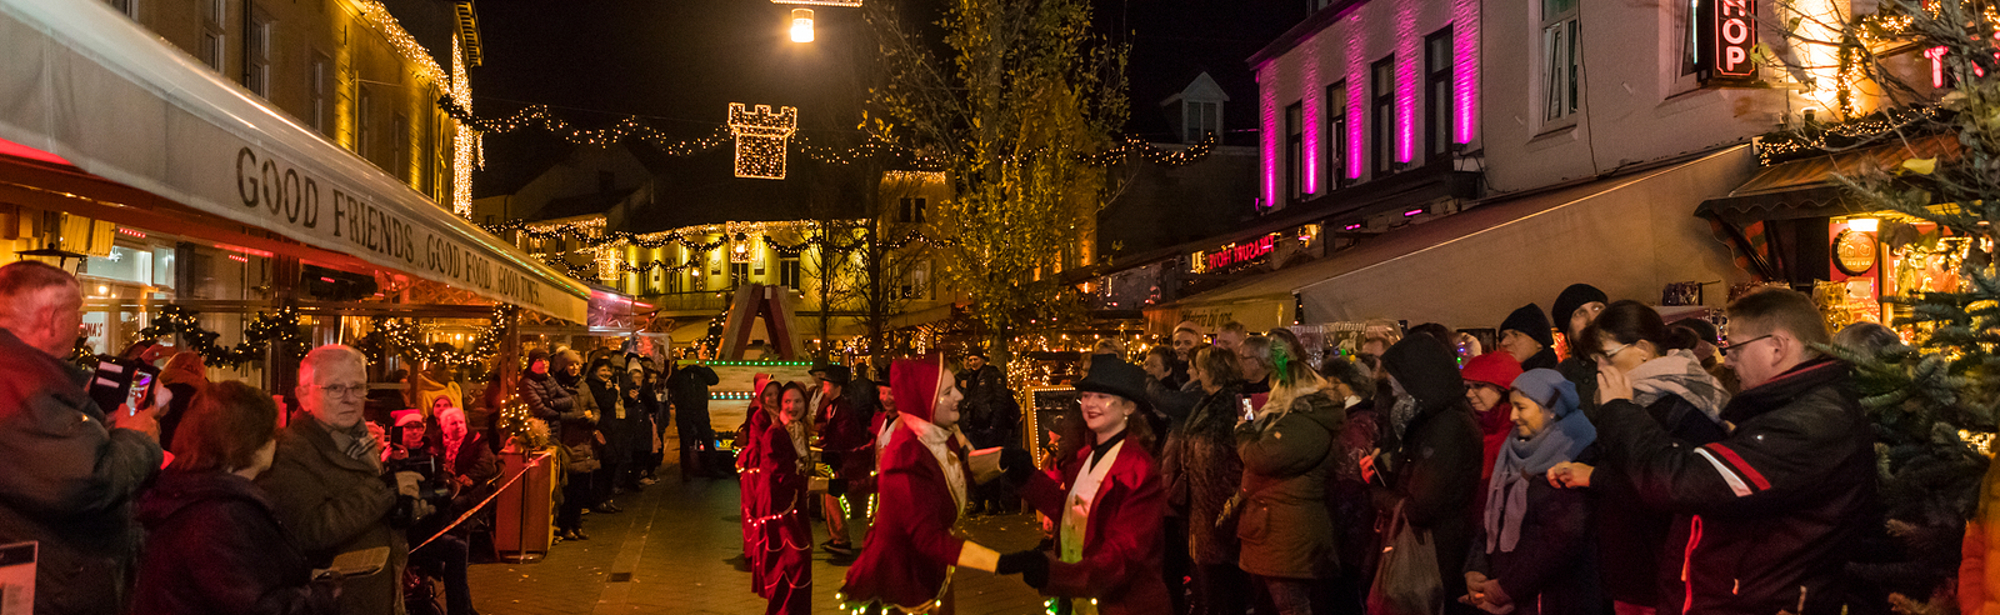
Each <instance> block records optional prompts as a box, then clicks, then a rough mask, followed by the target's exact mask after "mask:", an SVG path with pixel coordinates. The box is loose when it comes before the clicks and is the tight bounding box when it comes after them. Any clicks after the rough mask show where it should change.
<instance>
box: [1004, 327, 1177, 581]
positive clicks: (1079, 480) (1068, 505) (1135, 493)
mask: <svg viewBox="0 0 2000 615" xmlns="http://www.w3.org/2000/svg"><path fill="white" fill-rule="evenodd" d="M1076 388H1077V390H1079V391H1082V392H1083V393H1082V395H1081V397H1080V401H1081V405H1082V410H1083V412H1082V414H1083V423H1084V425H1083V426H1084V427H1086V428H1087V429H1076V430H1074V431H1073V432H1072V433H1071V434H1069V435H1066V436H1065V437H1064V438H1062V443H1063V445H1064V448H1066V449H1074V450H1063V451H1058V453H1057V456H1056V459H1058V460H1060V461H1059V462H1058V463H1057V465H1056V467H1054V468H1050V469H1048V470H1046V471H1043V472H1037V473H1034V474H1032V475H1030V476H1029V478H1028V480H1027V485H1026V486H1025V488H1023V489H1022V490H1021V495H1022V497H1024V498H1026V499H1027V500H1028V503H1029V504H1031V505H1033V506H1034V507H1035V509H1036V510H1039V511H1041V513H1042V514H1044V515H1048V517H1049V518H1051V519H1059V520H1060V523H1059V528H1060V530H1059V531H1058V533H1057V537H1058V539H1057V541H1056V544H1057V552H1056V553H1043V552H1040V551H1022V552H1018V553H1009V554H1006V555H1003V556H1001V557H1000V563H999V565H998V567H997V568H998V570H997V571H998V572H999V573H1001V574H1017V573H1018V574H1020V575H1021V578H1022V580H1024V581H1026V582H1027V583H1028V585H1030V586H1032V587H1034V588H1035V589H1038V590H1041V592H1042V595H1044V596H1052V597H1055V598H1059V599H1062V600H1060V602H1067V603H1068V604H1067V606H1066V607H1065V608H1064V609H1062V610H1061V611H1060V612H1064V613H1077V614H1081V615H1095V614H1098V613H1102V614H1103V615H1151V614H1153V613H1168V612H1171V611H1172V610H1173V607H1172V605H1171V604H1170V603H1169V602H1168V600H1167V585H1166V582H1165V581H1164V580H1163V579H1162V575H1161V571H1160V570H1161V565H1162V563H1161V559H1162V558H1163V553H1162V544H1161V540H1162V537H1161V527H1160V521H1161V518H1162V517H1163V516H1165V514H1166V501H1167V500H1166V491H1165V489H1164V488H1162V487H1161V485H1160V472H1159V466H1158V465H1157V464H1156V463H1155V462H1154V461H1153V456H1152V454H1151V453H1149V452H1147V451H1148V450H1150V449H1151V448H1152V439H1153V434H1152V430H1151V429H1150V428H1149V426H1148V423H1147V421H1146V417H1145V413H1147V412H1150V409H1149V406H1148V403H1147V402H1146V372H1145V371H1144V370H1142V369H1140V368H1139V367H1137V366H1134V365H1132V364H1130V363H1126V362H1124V361H1121V360H1119V359H1118V358H1117V357H1114V356H1111V355H1095V356H1093V357H1091V364H1090V375H1089V376H1086V377H1084V379H1083V380H1081V381H1079V382H1077V384H1076Z"/></svg>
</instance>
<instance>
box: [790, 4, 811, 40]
mask: <svg viewBox="0 0 2000 615" xmlns="http://www.w3.org/2000/svg"><path fill="white" fill-rule="evenodd" d="M792 42H794V43H810V42H813V12H812V9H792Z"/></svg>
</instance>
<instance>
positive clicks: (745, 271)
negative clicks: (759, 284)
mask: <svg viewBox="0 0 2000 615" xmlns="http://www.w3.org/2000/svg"><path fill="white" fill-rule="evenodd" d="M748 283H750V263H730V264H729V287H730V288H736V287H738V286H742V285H744V284H748Z"/></svg>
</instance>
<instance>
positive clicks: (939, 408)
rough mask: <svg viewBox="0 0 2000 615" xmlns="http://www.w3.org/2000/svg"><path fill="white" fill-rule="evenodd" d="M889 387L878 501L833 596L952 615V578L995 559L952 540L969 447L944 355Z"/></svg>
mask: <svg viewBox="0 0 2000 615" xmlns="http://www.w3.org/2000/svg"><path fill="white" fill-rule="evenodd" d="M889 380H890V383H889V387H890V390H891V391H893V393H892V395H891V397H885V398H884V401H887V400H888V399H891V398H893V399H894V400H895V402H894V403H895V406H894V407H895V408H896V413H895V414H894V415H892V416H893V417H894V418H892V419H890V420H892V421H894V422H893V423H885V424H884V425H883V433H885V434H886V435H887V437H888V439H887V440H886V442H887V443H886V444H885V445H883V446H882V447H881V452H880V454H879V455H878V456H877V458H876V460H877V462H878V464H879V465H878V470H877V472H876V476H875V485H874V486H875V490H876V493H877V496H878V497H879V498H880V500H879V505H878V506H877V507H876V513H875V522H874V526H873V527H871V528H870V529H869V530H868V539H867V540H866V541H865V542H863V543H862V546H861V555H860V557H859V559H856V560H855V562H854V566H853V567H851V568H848V570H847V584H846V586H844V587H842V588H841V590H840V593H839V594H836V595H835V596H834V597H835V598H836V599H839V600H841V601H843V602H844V603H846V604H847V605H848V606H849V607H850V609H852V608H853V607H856V606H863V605H875V606H881V607H888V608H891V609H894V610H895V611H896V612H901V613H940V614H946V615H948V614H949V613H951V611H952V592H951V577H952V573H953V571H954V570H956V569H957V568H960V567H965V568H972V569H975V570H984V571H987V572H992V571H993V568H994V565H995V563H996V562H997V561H998V559H999V554H998V553H996V552H995V551H993V550H992V549H989V548H986V547H983V546H980V545H978V544H977V543H973V542H970V541H967V540H965V539H963V538H959V537H957V536H955V535H953V533H952V526H953V525H954V524H956V523H958V519H959V517H960V514H961V513H963V512H964V511H965V503H966V493H967V488H968V482H967V481H968V480H970V475H971V472H970V471H969V470H968V469H967V468H968V467H969V464H970V461H969V460H968V458H967V454H968V452H969V447H967V446H966V442H965V437H964V436H962V435H960V434H959V433H958V429H957V423H958V402H959V400H961V399H963V398H964V396H963V395H962V394H960V393H959V391H958V386H957V385H956V383H955V382H954V381H953V377H952V374H951V372H950V371H949V370H946V369H945V367H944V359H943V357H942V356H937V355H932V356H929V357H925V358H922V359H913V360H903V361H897V362H895V363H894V364H893V365H892V366H890V372H889ZM1156 576H1157V575H1156Z"/></svg>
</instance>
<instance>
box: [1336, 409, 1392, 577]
mask: <svg viewBox="0 0 2000 615" xmlns="http://www.w3.org/2000/svg"><path fill="white" fill-rule="evenodd" d="M1342 403H1345V402H1342ZM1346 413H1347V424H1346V425H1344V426H1342V427H1341V430H1340V437H1339V438H1338V439H1337V440H1335V441H1334V447H1335V454H1336V455H1338V456H1339V457H1338V458H1337V459H1335V460H1334V463H1333V466H1332V467H1331V468H1328V471H1327V473H1326V477H1327V483H1326V494H1327V497H1326V507H1327V510H1328V513H1329V514H1331V515H1332V516H1333V527H1334V530H1335V532H1337V534H1336V535H1335V537H1334V545H1335V549H1336V550H1337V551H1336V552H1337V553H1339V554H1340V558H1339V559H1340V565H1341V573H1342V574H1343V575H1346V576H1349V577H1357V576H1358V575H1364V574H1366V573H1367V572H1369V571H1373V570H1374V569H1375V561H1376V556H1377V555H1379V554H1380V553H1381V549H1379V548H1377V547H1378V546H1379V544H1378V543H1380V542H1381V540H1380V539H1379V538H1377V537H1376V534H1375V503H1374V502H1373V501H1372V500H1371V499H1370V497H1369V493H1370V491H1372V489H1371V488H1370V487H1369V484H1368V482H1367V481H1366V480H1364V479H1363V478H1362V476H1361V459H1362V458H1364V457H1367V456H1369V455H1371V454H1373V453H1374V451H1375V447H1376V442H1377V440H1379V439H1380V437H1381V433H1382V432H1381V429H1382V427H1381V420H1380V418H1379V416H1378V415H1377V414H1376V413H1375V403H1374V402H1373V401H1369V400H1360V401H1357V402H1356V403H1355V404H1354V405H1353V406H1349V407H1348V408H1347V409H1346ZM1376 480H1377V481H1380V480H1382V478H1381V477H1379V476H1378V477H1377V478H1376ZM1360 578H1365V577H1360Z"/></svg>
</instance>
